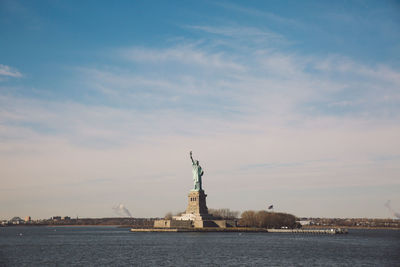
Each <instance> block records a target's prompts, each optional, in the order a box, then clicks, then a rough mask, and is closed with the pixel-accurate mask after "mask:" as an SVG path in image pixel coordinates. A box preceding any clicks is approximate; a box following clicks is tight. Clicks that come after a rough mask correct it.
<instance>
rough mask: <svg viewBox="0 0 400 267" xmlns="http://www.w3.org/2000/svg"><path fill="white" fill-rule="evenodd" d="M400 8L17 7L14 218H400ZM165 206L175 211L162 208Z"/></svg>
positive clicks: (11, 23)
mask: <svg viewBox="0 0 400 267" xmlns="http://www.w3.org/2000/svg"><path fill="white" fill-rule="evenodd" d="M399 11H400V5H399V4H398V3H397V2H396V1H351V2H349V1H334V2H328V1H304V2H300V1H248V2H242V1H119V2H118V3H110V2H107V1H85V2H82V1H1V2H0V36H1V38H0V158H1V160H0V162H1V163H0V177H1V179H2V188H1V189H0V191H1V193H0V202H1V203H3V204H2V205H1V210H0V217H1V218H11V217H13V216H26V215H30V216H33V217H36V218H40V217H50V216H53V215H69V216H75V215H79V216H95V217H103V216H112V215H113V209H112V207H113V206H115V205H116V204H118V203H124V205H125V206H126V207H128V208H129V209H130V211H131V213H132V214H133V216H138V217H140V216H163V215H164V214H165V213H166V212H168V211H173V212H174V211H181V210H184V209H185V205H186V194H187V191H188V190H190V188H191V186H192V184H191V183H192V181H191V166H190V160H188V152H189V151H190V150H193V151H194V156H195V158H199V160H200V163H201V164H202V166H203V168H204V169H205V172H206V175H205V177H204V187H205V189H206V191H207V193H208V195H209V198H208V206H209V207H211V208H223V207H227V208H231V209H234V210H240V211H243V210H247V209H263V208H265V207H266V206H267V204H274V206H275V207H276V209H277V210H280V211H285V212H290V213H293V214H295V215H297V216H320V217H322V216H325V217H383V218H386V217H390V216H391V214H390V213H389V211H388V210H387V209H386V208H385V207H384V203H385V202H386V201H387V200H389V199H390V200H391V203H392V205H393V207H394V208H397V209H399V208H400V197H399V196H400V183H399V179H398V177H399V175H400V167H399V166H400V152H399V151H400V141H399V138H398V136H400V125H399V122H400V120H399V111H400V105H399V104H400V91H399V88H400V70H399V69H400V64H399V62H400V42H399V41H400V30H399V29H400V27H399V24H400V15H399V14H400V13H399ZM160 202H161V204H160Z"/></svg>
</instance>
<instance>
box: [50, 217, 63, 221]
mask: <svg viewBox="0 0 400 267" xmlns="http://www.w3.org/2000/svg"><path fill="white" fill-rule="evenodd" d="M52 220H53V221H61V216H53V218H52Z"/></svg>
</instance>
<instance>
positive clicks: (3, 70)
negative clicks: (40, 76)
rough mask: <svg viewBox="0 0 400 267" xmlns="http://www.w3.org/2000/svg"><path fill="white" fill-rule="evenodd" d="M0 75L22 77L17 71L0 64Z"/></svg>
mask: <svg viewBox="0 0 400 267" xmlns="http://www.w3.org/2000/svg"><path fill="white" fill-rule="evenodd" d="M0 75H1V76H8V77H14V78H20V77H22V74H21V73H20V72H19V71H18V70H17V69H15V68H12V67H10V66H7V65H3V64H0Z"/></svg>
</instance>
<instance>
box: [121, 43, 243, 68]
mask: <svg viewBox="0 0 400 267" xmlns="http://www.w3.org/2000/svg"><path fill="white" fill-rule="evenodd" d="M121 55H122V57H123V58H125V59H128V60H132V61H138V62H144V63H157V64H159V63H160V62H177V63H180V64H185V65H192V66H193V65H199V66H203V67H207V68H215V69H229V70H234V71H241V70H242V69H243V67H242V66H240V64H237V63H235V62H233V61H232V60H229V59H227V58H226V57H224V53H223V52H220V53H207V52H206V51H204V50H199V49H196V47H193V46H191V45H179V46H177V47H174V48H168V49H148V48H136V47H135V48H131V49H124V50H123V51H121Z"/></svg>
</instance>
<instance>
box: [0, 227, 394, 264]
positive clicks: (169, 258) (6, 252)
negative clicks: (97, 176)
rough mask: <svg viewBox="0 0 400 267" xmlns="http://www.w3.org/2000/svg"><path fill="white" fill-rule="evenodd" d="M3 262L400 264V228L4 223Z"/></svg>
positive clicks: (0, 238) (1, 235)
mask: <svg viewBox="0 0 400 267" xmlns="http://www.w3.org/2000/svg"><path fill="white" fill-rule="evenodd" d="M0 265H2V266H64V265H68V266H71V265H75V266H77V265H79V266H99V265H107V266H110V265H111V266H123V265H130V266H132V265H134V266H137V265H140V266H143V265H147V266H177V265H179V266H199V265H208V266H209V265H212V266H222V265H224V266H227V265H229V266H234V265H240V266H243V265H251V266H350V265H351V266H400V231H395V230H350V232H349V234H348V235H332V236H331V235H309V234H272V233H269V234H268V233H242V234H240V233H131V232H129V229H127V228H116V227H6V228H0Z"/></svg>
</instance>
